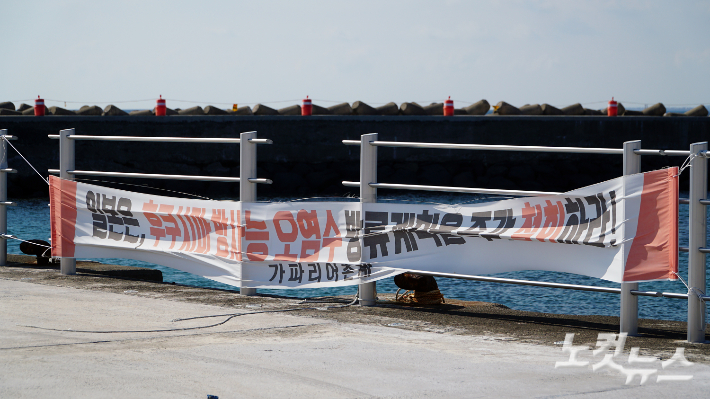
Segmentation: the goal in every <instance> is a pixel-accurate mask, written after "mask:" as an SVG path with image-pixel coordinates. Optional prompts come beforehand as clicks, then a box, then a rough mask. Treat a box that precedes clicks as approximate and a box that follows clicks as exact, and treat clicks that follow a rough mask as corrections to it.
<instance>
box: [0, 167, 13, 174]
mask: <svg viewBox="0 0 710 399" xmlns="http://www.w3.org/2000/svg"><path fill="white" fill-rule="evenodd" d="M0 172H5V173H17V169H12V168H5V169H0Z"/></svg>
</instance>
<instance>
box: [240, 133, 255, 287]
mask: <svg viewBox="0 0 710 399" xmlns="http://www.w3.org/2000/svg"><path fill="white" fill-rule="evenodd" d="M255 138H256V132H248V133H241V134H240V135H239V140H240V141H239V202H241V203H242V204H244V203H248V202H255V201H256V183H252V182H250V181H249V179H251V178H256V146H257V145H256V143H252V142H250V141H249V139H255ZM242 209H244V208H242ZM244 256H246V251H245V254H244ZM241 278H242V280H241V282H240V284H239V294H241V295H246V296H252V295H256V288H249V287H248V283H245V282H244V280H246V279H247V278H246V276H245V274H244V269H242V270H241Z"/></svg>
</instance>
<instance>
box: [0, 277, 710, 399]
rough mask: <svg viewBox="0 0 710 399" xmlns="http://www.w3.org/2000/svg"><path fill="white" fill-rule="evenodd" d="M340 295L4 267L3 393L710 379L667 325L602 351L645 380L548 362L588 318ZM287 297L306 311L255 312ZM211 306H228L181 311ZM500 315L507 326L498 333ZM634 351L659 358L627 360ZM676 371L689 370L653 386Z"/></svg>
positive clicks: (459, 389) (278, 391) (331, 392)
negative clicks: (302, 295) (358, 302)
mask: <svg viewBox="0 0 710 399" xmlns="http://www.w3.org/2000/svg"><path fill="white" fill-rule="evenodd" d="M344 302H345V301H340V303H344ZM335 305H337V304H334V303H331V304H324V303H318V304H302V303H300V302H299V301H297V300H293V299H284V298H274V297H249V298H245V297H240V296H238V295H235V294H233V293H230V292H225V291H219V290H204V289H197V288H192V287H181V286H173V285H169V284H160V283H155V282H140V281H130V280H121V279H116V278H106V277H103V278H102V277H99V276H95V275H77V276H60V275H58V273H57V272H56V270H52V269H35V268H28V267H26V266H20V265H15V267H0V397H2V398H25V397H27V398H45V397H52V398H69V397H71V398H80V397H91V398H103V397H106V398H126V397H142V398H183V397H185V398H206V397H207V395H216V396H218V397H219V398H220V399H225V398H241V397H250V398H254V397H256V398H260V397H263V398H272V397H293V398H301V397H307V398H309V399H312V398H369V397H383V398H429V397H431V398H434V397H436V398H440V397H444V398H447V397H451V398H459V397H486V398H488V397H501V398H518V397H521V398H530V397H534V398H537V397H575V398H576V397H590V398H614V397H624V398H636V397H638V398H641V397H643V398H656V397H659V398H660V397H681V396H684V397H707V392H709V389H710V365H709V364H710V362H709V361H708V358H709V357H708V356H707V354H708V349H707V346H708V345H707V344H706V345H696V346H689V345H687V344H683V342H682V340H678V339H675V338H674V336H673V334H674V333H669V334H670V335H669V336H663V334H660V333H657V334H656V336H646V337H644V338H643V339H641V338H639V340H635V339H636V338H633V339H632V338H629V341H627V345H626V351H625V352H624V353H623V354H622V355H621V356H619V357H617V358H614V359H613V360H614V361H615V362H616V363H618V364H619V365H621V366H622V367H624V368H625V370H626V371H627V372H628V370H630V369H645V370H647V371H648V372H649V373H651V376H650V378H649V379H648V381H646V382H645V383H644V384H640V376H636V377H634V379H633V380H632V381H631V382H630V383H629V384H625V382H626V377H625V375H624V374H623V372H622V371H620V370H614V369H612V368H605V369H599V370H596V371H594V370H593V369H592V365H593V364H596V363H599V362H601V361H602V359H603V356H602V354H599V355H596V356H594V355H593V354H592V352H591V351H582V352H580V353H579V355H578V356H577V358H578V360H580V361H589V364H588V365H586V366H582V367H561V368H555V364H556V362H562V361H568V360H569V359H570V356H569V353H563V349H562V345H561V341H564V338H565V332H575V333H578V335H577V337H578V339H576V340H575V342H574V344H575V345H589V346H590V347H591V348H592V349H593V348H594V346H595V340H596V337H597V336H598V333H600V332H601V333H608V332H610V331H609V329H608V328H607V327H605V324H603V323H601V324H600V321H599V320H591V321H589V320H587V324H585V320H584V319H581V318H568V319H564V318H559V317H558V318H555V317H553V316H550V317H549V318H547V319H546V318H545V315H543V314H526V315H523V314H520V312H516V311H512V310H506V309H505V308H504V307H500V306H495V305H491V304H481V303H468V304H465V303H458V304H450V305H448V306H449V308H448V310H446V309H444V310H442V311H434V310H431V311H425V310H422V309H419V310H417V309H411V308H405V307H400V306H395V305H391V304H388V303H387V302H384V301H383V302H382V303H381V306H378V307H375V308H361V307H356V306H351V307H346V308H328V306H335ZM298 307H310V308H312V309H307V310H298V311H291V312H286V313H284V312H273V313H254V312H260V311H274V310H285V309H294V308H298ZM467 312H468V313H467ZM249 313H254V314H249ZM527 313H530V312H527ZM234 314H241V316H237V317H231V318H230V316H229V315H234ZM215 315H225V316H218V317H207V318H198V319H192V320H183V321H177V319H183V318H191V317H204V316H215ZM525 317H527V319H526V318H525ZM460 318H467V320H468V319H472V323H471V325H467V324H466V323H464V322H462V321H460V320H459V319H460ZM491 320H492V321H491ZM541 320H547V321H546V322H545V321H541ZM560 320H567V322H566V324H565V322H562V321H560ZM570 320H571V321H570ZM222 322H224V323H222ZM476 322H480V324H481V325H482V327H481V328H476V326H475V325H473V324H476ZM219 323H222V324H219ZM496 323H502V325H503V326H502V327H496V326H497V324H496ZM215 324H219V325H215ZM521 324H522V326H520V325H521ZM210 325H215V326H212V327H209V326H210ZM505 325H507V326H508V327H509V328H508V329H507V331H511V332H512V333H510V334H504V333H502V332H503V331H506V330H505V329H504V327H505ZM513 325H516V326H518V328H512V326H513ZM523 327H524V328H525V329H524V328H523ZM553 327H554V328H555V329H556V330H554V329H553V330H550V328H553ZM654 328H655V330H654ZM660 328H661V327H658V326H650V325H649V326H648V327H647V330H648V331H661V330H659V329H660ZM527 330H531V331H533V332H535V331H537V332H538V333H525V331H527ZM585 331H586V334H587V335H585ZM669 331H670V330H669ZM516 332H517V333H516ZM647 335H649V334H647ZM548 336H549V338H550V339H554V340H555V341H546V340H545V339H546V338H545V337H548ZM592 336H593V337H594V338H593V339H591V340H590V338H589V337H592ZM651 342H657V343H658V342H661V343H662V344H658V345H660V346H658V345H657V346H653V345H651V344H650V343H651ZM646 343H648V344H646ZM647 345H648V346H647ZM631 346H640V347H641V348H642V349H641V355H644V356H646V357H649V356H652V355H654V354H656V355H657V358H656V360H651V363H645V364H640V365H638V364H629V363H628V359H629V354H628V350H629V348H630V347H631ZM649 346H651V347H652V350H650V351H649V350H647V348H648V347H649ZM671 346H673V347H675V346H681V347H684V348H686V350H687V354H688V359H689V360H692V361H693V362H695V363H694V364H693V365H691V366H688V367H682V366H681V364H680V363H679V362H676V363H675V364H671V365H670V366H668V367H667V368H665V369H664V368H662V363H661V361H660V360H659V359H658V358H660V359H663V360H666V361H667V360H668V359H669V358H670V357H671V356H672V353H673V351H672V350H670V349H669V348H670V347H671ZM691 354H692V356H691ZM617 368H618V367H617ZM654 370H655V371H654ZM681 375H687V376H692V380H690V381H683V382H681V381H660V382H658V381H657V379H658V376H664V377H663V378H666V377H668V376H675V377H678V376H681Z"/></svg>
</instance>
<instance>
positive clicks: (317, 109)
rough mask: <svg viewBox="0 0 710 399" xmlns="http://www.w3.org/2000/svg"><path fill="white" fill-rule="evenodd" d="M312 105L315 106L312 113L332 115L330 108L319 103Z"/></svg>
mask: <svg viewBox="0 0 710 399" xmlns="http://www.w3.org/2000/svg"><path fill="white" fill-rule="evenodd" d="M311 107H313V111H312V112H311V114H312V115H330V111H329V110H328V108H325V107H321V106H320V105H318V104H311Z"/></svg>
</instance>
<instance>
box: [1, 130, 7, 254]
mask: <svg viewBox="0 0 710 399" xmlns="http://www.w3.org/2000/svg"><path fill="white" fill-rule="evenodd" d="M0 136H2V138H0V157H2V159H0V169H7V142H6V141H5V136H7V129H2V130H0ZM6 201H7V173H6V172H4V171H0V202H6ZM0 234H7V206H6V205H0ZM6 264H7V239H6V238H0V266H5V265H6Z"/></svg>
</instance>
